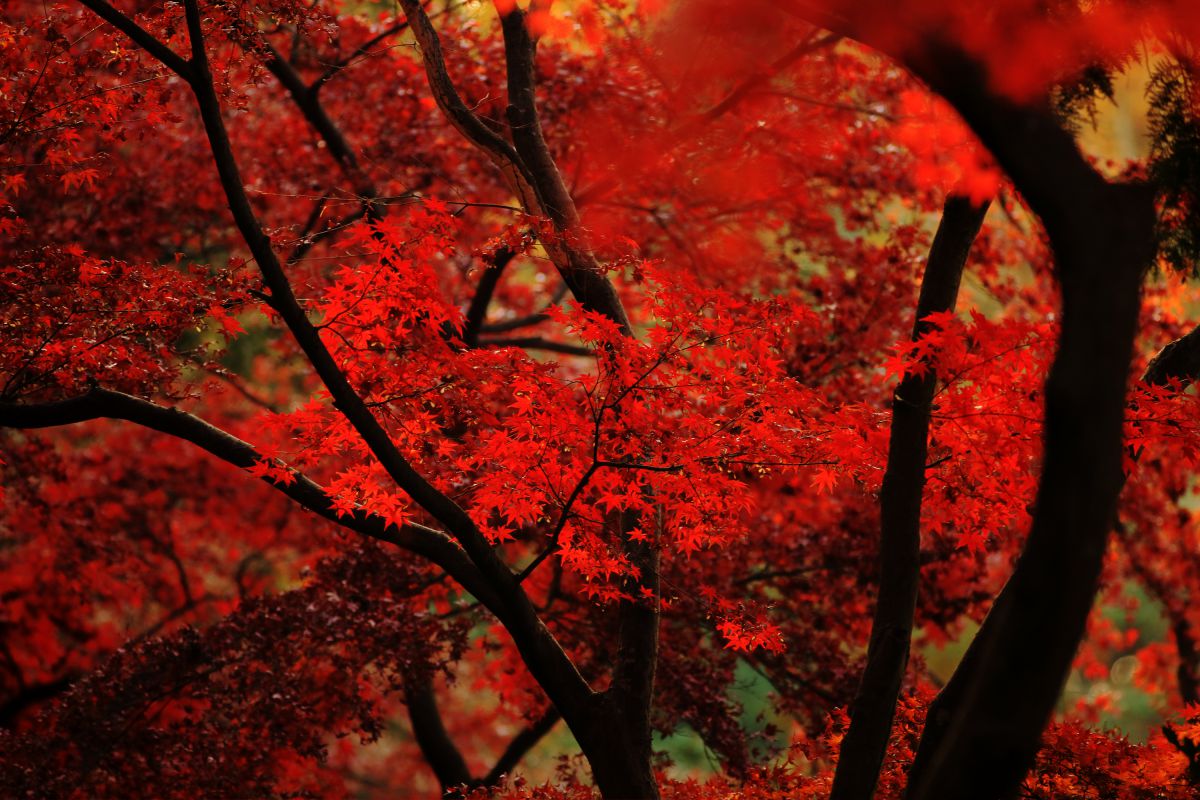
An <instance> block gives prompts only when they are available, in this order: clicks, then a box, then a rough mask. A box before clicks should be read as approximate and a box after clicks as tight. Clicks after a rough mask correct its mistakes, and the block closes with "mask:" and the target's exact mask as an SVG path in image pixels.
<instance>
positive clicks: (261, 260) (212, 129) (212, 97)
mask: <svg viewBox="0 0 1200 800" xmlns="http://www.w3.org/2000/svg"><path fill="white" fill-rule="evenodd" d="M88 2H101V0H88ZM418 10H419V6H418ZM184 11H185V17H186V20H187V27H188V34H189V37H190V40H191V49H192V59H191V62H190V66H191V80H190V81H189V83H190V85H191V86H192V89H193V93H194V95H195V97H196V100H197V104H198V106H199V108H200V116H201V120H202V121H203V124H204V129H205V132H206V134H207V136H208V139H209V144H210V147H211V150H212V153H213V160H214V162H215V165H216V168H217V173H218V176H219V178H220V182H221V186H222V189H223V190H224V192H225V196H226V200H227V202H228V203H229V208H230V211H231V213H232V215H233V218H234V222H235V224H236V225H237V227H238V230H239V231H240V233H241V235H242V238H243V240H244V241H245V242H246V246H247V248H248V249H249V250H250V253H251V255H253V256H254V258H255V261H256V262H257V264H258V267H259V270H260V272H261V274H262V277H263V282H264V284H265V285H266V287H267V289H268V290H269V292H270V295H269V297H268V298H267V299H268V302H269V303H270V305H271V306H272V308H273V309H274V310H275V311H276V312H277V313H278V314H279V315H280V317H281V318H282V319H283V321H284V324H286V325H287V327H288V329H289V330H290V331H291V333H292V335H293V337H294V338H295V339H296V342H297V344H298V345H299V346H300V348H301V350H302V351H303V352H304V354H305V356H306V357H307V358H308V360H309V362H310V363H311V364H312V366H313V369H314V370H315V371H316V373H317V375H318V377H320V379H321V381H322V382H323V383H324V385H325V387H326V389H327V390H328V391H329V393H330V396H331V397H332V398H333V402H334V406H335V407H336V408H337V409H338V410H339V411H340V412H341V413H342V414H343V415H344V416H345V417H346V419H347V421H348V422H350V424H351V426H352V427H354V428H355V430H356V431H357V432H358V434H359V436H361V437H362V439H363V441H364V442H365V443H366V445H367V447H368V449H370V451H371V453H372V454H373V455H374V456H375V458H376V459H378V461H379V462H380V464H381V465H382V466H383V468H384V469H385V471H387V473H388V474H389V475H390V476H391V477H392V479H393V480H394V481H395V482H396V484H397V485H398V486H399V487H400V488H401V489H403V490H404V491H405V492H406V493H407V494H408V495H409V496H410V497H412V498H413V500H414V501H415V502H416V503H417V504H418V505H419V506H420V507H422V508H423V509H425V510H426V511H427V512H428V513H429V514H430V515H431V516H433V517H434V518H435V519H437V520H438V521H439V522H440V523H441V524H443V525H445V526H446V528H447V530H448V531H449V532H450V534H451V535H452V536H453V537H454V539H455V540H457V542H458V543H459V545H460V546H461V547H462V548H463V550H464V551H465V552H466V554H467V556H468V557H469V559H470V561H471V562H472V563H473V565H474V567H475V568H476V569H477V570H478V571H479V573H480V574H481V582H482V584H485V585H486V588H487V592H486V596H487V598H488V599H490V600H491V601H492V603H494V605H492V604H489V605H488V608H489V610H491V611H492V612H493V613H494V614H495V615H496V616H497V618H498V619H499V620H500V621H501V622H502V623H503V624H504V626H505V627H506V628H507V629H508V630H509V632H510V633H511V634H512V636H513V639H514V642H515V643H516V645H517V648H518V650H519V651H520V652H521V655H522V657H523V659H524V660H525V663H526V665H527V666H528V667H529V669H530V672H531V673H532V674H533V676H534V678H535V679H536V680H537V681H538V683H539V684H541V686H542V687H543V688H544V689H545V690H546V692H547V694H548V695H549V696H550V697H551V699H552V701H553V702H554V703H555V705H556V706H558V708H559V710H560V711H562V713H563V715H564V716H568V715H570V716H573V717H575V718H583V716H584V715H586V714H587V711H588V709H589V708H590V706H591V704H592V698H593V692H592V690H591V688H590V687H589V686H588V684H587V681H586V680H584V678H583V676H582V675H581V674H580V673H579V670H578V668H577V667H576V666H575V664H574V662H572V661H571V659H570V657H569V656H568V655H567V654H566V652H565V651H564V650H563V649H562V646H561V645H560V644H559V643H558V641H557V640H556V639H555V638H554V635H553V634H552V633H551V632H550V631H549V629H547V628H546V626H545V624H544V623H543V622H542V620H541V619H540V618H539V617H538V614H537V610H536V608H535V607H534V606H533V604H532V602H531V601H530V600H529V597H528V596H527V595H526V594H525V592H524V591H523V590H522V589H521V587H520V585H519V584H518V583H517V582H516V580H515V577H514V575H513V574H512V571H511V570H510V569H509V568H508V566H507V565H505V564H504V562H503V561H502V560H501V559H500V557H499V555H498V554H497V553H496V552H495V551H494V550H493V549H492V547H491V546H490V545H489V544H488V542H487V539H486V538H485V537H484V536H483V534H482V532H481V531H480V530H479V529H478V528H477V527H476V525H475V524H474V522H473V521H472V520H471V518H470V517H469V516H468V515H467V513H466V511H464V510H463V509H462V508H461V507H460V506H459V505H458V504H457V503H455V502H454V501H453V500H452V499H451V498H449V497H447V496H446V495H445V494H443V493H441V492H439V491H438V490H437V489H436V488H435V487H434V486H433V485H432V484H430V483H429V482H428V481H427V480H426V479H425V478H424V477H423V476H421V475H420V474H419V473H417V471H416V470H414V469H413V467H412V465H411V464H409V463H408V461H407V460H406V459H405V458H404V457H403V455H402V454H401V453H400V452H399V450H397V448H396V446H395V444H394V443H393V442H392V440H391V438H390V437H389V436H388V434H387V432H386V431H385V430H384V428H383V427H382V426H381V425H380V423H379V421H378V420H377V419H376V418H375V417H374V415H373V414H372V413H371V411H370V409H369V408H368V406H367V404H366V402H365V401H364V400H363V399H362V398H361V397H360V396H359V395H358V394H357V393H356V392H355V391H354V389H353V387H352V386H351V385H350V382H349V380H348V379H347V378H346V376H345V374H344V373H343V372H342V370H341V368H340V367H339V366H338V364H337V362H336V361H335V360H334V358H333V356H332V354H331V353H330V351H329V350H328V348H327V347H326V346H325V344H324V342H322V340H321V337H320V334H319V332H318V330H317V328H316V327H315V326H313V324H312V323H311V322H310V321H309V319H308V318H307V316H306V315H305V313H304V310H303V309H302V308H301V306H300V304H299V301H298V300H297V298H296V296H295V294H294V292H293V290H292V287H291V284H290V282H289V281H288V278H287V275H286V273H285V272H284V269H283V266H282V264H281V263H280V261H279V258H278V257H277V255H276V254H275V252H274V249H273V248H272V245H271V242H270V240H269V238H268V237H267V235H266V234H265V233H264V231H263V229H262V226H261V224H260V223H259V221H258V218H257V217H256V215H255V213H254V210H253V208H252V206H251V205H250V202H249V199H248V197H247V195H246V192H245V188H244V185H243V183H242V180H241V176H240V174H239V170H238V166H237V161H236V158H235V157H234V154H233V150H232V147H231V145H230V142H229V136H228V133H227V131H226V130H225V125H224V121H223V120H222V118H221V107H220V102H219V100H218V98H217V94H216V91H215V89H214V87H213V81H212V74H211V71H210V68H209V63H208V57H207V54H206V52H205V47H204V35H203V28H202V24H201V15H200V10H199V6H198V3H197V0H185V2H184ZM477 596H478V595H477ZM480 599H481V600H484V602H485V603H486V602H488V600H485V599H484V598H483V597H481V598H480Z"/></svg>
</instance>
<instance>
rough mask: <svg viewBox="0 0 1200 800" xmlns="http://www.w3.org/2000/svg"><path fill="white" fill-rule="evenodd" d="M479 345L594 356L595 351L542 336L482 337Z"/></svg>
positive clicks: (477, 342)
mask: <svg viewBox="0 0 1200 800" xmlns="http://www.w3.org/2000/svg"><path fill="white" fill-rule="evenodd" d="M476 344H477V345H478V346H479V347H521V348H524V349H526V350H545V351H546V352H549V353H562V354H563V355H567V356H583V357H593V356H595V355H596V354H595V352H593V351H592V349H591V348H590V347H584V346H583V345H578V344H568V343H566V342H556V341H554V340H553V339H544V338H542V337H541V336H522V337H514V338H512V339H480V340H477V341H476Z"/></svg>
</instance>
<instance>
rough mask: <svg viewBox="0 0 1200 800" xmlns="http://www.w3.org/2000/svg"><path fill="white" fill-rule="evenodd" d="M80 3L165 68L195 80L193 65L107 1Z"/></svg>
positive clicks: (82, 0) (187, 79) (94, 0)
mask: <svg viewBox="0 0 1200 800" xmlns="http://www.w3.org/2000/svg"><path fill="white" fill-rule="evenodd" d="M79 2H80V3H82V4H83V5H84V6H86V7H87V8H88V9H90V10H91V11H92V12H93V13H95V15H96V16H98V17H100V19H102V20H104V21H105V22H107V23H108V24H109V25H112V26H113V27H114V28H116V29H117V30H119V31H120V32H121V33H123V34H125V35H126V36H128V37H129V38H130V40H132V41H133V43H134V44H136V45H137V46H138V47H140V48H142V49H143V50H145V51H146V52H147V53H149V54H150V55H151V56H153V57H154V58H156V59H158V60H159V61H160V62H162V65H163V66H164V67H166V68H167V69H169V70H171V71H172V72H174V73H175V74H176V75H178V76H179V77H181V78H183V79H184V80H185V81H187V82H188V83H191V82H192V81H193V80H195V71H194V69H193V66H192V64H191V63H189V62H188V61H187V60H186V59H184V58H183V57H182V56H180V55H179V54H178V53H176V52H175V51H174V50H172V49H171V48H170V47H167V46H166V45H165V44H163V43H162V42H161V41H159V40H158V39H156V38H155V37H154V36H153V35H152V34H151V33H149V32H148V31H147V30H146V29H145V28H143V27H142V26H140V25H138V24H137V23H136V22H134V21H133V20H132V19H130V18H129V17H127V16H125V15H124V14H122V13H121V12H120V11H117V10H116V9H115V8H113V7H112V6H111V5H109V4H108V3H106V2H105V0H79Z"/></svg>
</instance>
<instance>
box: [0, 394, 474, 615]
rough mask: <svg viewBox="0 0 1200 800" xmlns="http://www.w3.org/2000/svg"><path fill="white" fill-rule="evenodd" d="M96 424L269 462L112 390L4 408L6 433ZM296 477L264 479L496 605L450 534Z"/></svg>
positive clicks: (182, 417) (232, 439) (0, 406)
mask: <svg viewBox="0 0 1200 800" xmlns="http://www.w3.org/2000/svg"><path fill="white" fill-rule="evenodd" d="M96 419H114V420H124V421H126V422H132V423H134V424H136V425H141V426H142V427H144V428H149V429H151V430H154V431H158V432H159V433H164V434H167V435H169V436H174V437H175V438H177V439H182V440H184V441H187V442H191V443H192V444H194V445H196V446H197V447H199V448H200V449H202V450H204V451H206V452H208V453H210V454H212V455H214V456H216V457H217V458H219V459H221V460H222V461H225V462H226V463H229V464H232V465H233V466H235V467H239V468H241V469H248V468H250V467H252V466H254V465H256V464H258V463H260V462H261V461H262V460H263V459H262V457H261V456H260V455H259V454H258V452H257V451H256V450H255V449H254V447H253V445H251V444H249V443H247V442H244V441H242V440H241V439H239V438H237V437H236V436H234V435H232V434H230V433H227V432H226V431H223V430H221V429H220V428H217V427H215V426H213V425H210V424H209V423H208V422H205V421H204V420H202V419H200V418H199V417H196V416H194V415H192V414H188V413H187V412H184V411H180V410H179V409H175V408H167V407H164V406H160V405H157V404H155V403H151V402H150V401H148V400H143V399H141V398H138V397H133V396H131V395H127V394H123V393H121V392H114V391H111V390H109V389H100V388H95V389H92V390H91V391H89V392H88V393H87V394H84V395H80V396H79V397H74V398H71V399H70V400H62V401H59V402H54V403H41V404H37V405H24V404H14V403H0V427H5V428H16V429H21V430H29V429H36V428H51V427H59V426H63V425H73V424H76V423H79V422H85V421H88V420H96ZM292 476H293V477H294V478H295V480H294V481H292V482H291V483H287V484H285V483H283V482H276V481H272V480H271V479H270V478H267V477H264V478H263V479H262V480H264V481H265V482H266V483H267V484H268V485H270V486H271V487H272V488H274V489H276V490H277V491H279V492H281V493H282V494H285V495H287V496H288V497H289V498H291V499H292V500H294V501H295V502H296V503H298V504H299V505H301V506H302V507H304V508H306V509H308V510H309V511H312V512H313V513H314V514H317V515H318V516H320V517H323V518H325V519H327V520H329V521H330V522H333V523H336V524H337V525H340V526H341V527H343V528H346V529H348V530H352V531H354V532H356V533H359V534H362V535H364V536H368V537H370V538H372V539H378V540H379V541H383V542H388V543H389V544H393V545H397V546H399V547H403V548H404V549H406V550H409V551H411V552H413V553H416V554H417V555H420V556H423V557H425V558H427V559H429V560H430V561H432V562H433V563H435V564H437V565H438V566H440V567H441V568H442V569H444V570H445V571H446V572H447V573H449V574H450V575H451V576H452V577H453V578H454V579H455V580H456V581H458V582H459V583H460V584H462V586H463V588H464V589H466V590H467V591H468V592H470V593H471V594H473V595H475V596H476V597H478V598H479V599H480V600H481V601H483V602H484V603H485V604H487V605H491V604H492V603H495V602H496V600H495V597H494V593H492V592H491V590H490V589H489V587H488V586H487V585H486V584H485V583H483V582H482V580H481V576H480V575H479V572H478V570H477V569H476V568H475V567H474V565H472V564H471V562H470V561H469V560H468V559H467V557H466V554H465V553H464V552H463V551H462V549H461V548H460V547H459V546H458V545H457V544H455V543H454V541H453V540H452V539H450V538H449V537H448V536H446V535H445V534H444V533H441V532H439V531H435V530H433V529H432V528H426V527H425V526H423V525H417V524H415V523H406V524H405V525H404V526H403V527H401V528H399V529H397V528H396V526H395V525H390V524H389V523H388V522H387V521H385V520H384V519H383V518H382V517H380V516H378V515H376V514H371V513H369V512H367V511H365V510H363V509H359V510H357V511H355V513H354V514H353V515H339V514H338V512H337V511H336V509H335V504H334V500H333V498H332V497H330V496H329V494H328V492H326V491H325V489H324V488H322V487H321V486H319V485H318V484H316V483H314V482H313V481H311V480H309V479H308V478H307V477H305V476H304V475H301V474H300V473H298V472H295V471H294V470H293V471H292ZM489 600H490V602H489Z"/></svg>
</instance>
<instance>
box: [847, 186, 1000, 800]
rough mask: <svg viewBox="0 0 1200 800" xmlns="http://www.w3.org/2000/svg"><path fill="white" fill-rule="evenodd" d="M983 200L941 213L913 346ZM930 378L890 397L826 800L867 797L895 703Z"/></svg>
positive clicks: (948, 293)
mask: <svg viewBox="0 0 1200 800" xmlns="http://www.w3.org/2000/svg"><path fill="white" fill-rule="evenodd" d="M987 207H988V203H986V202H985V203H983V204H982V205H976V204H974V203H973V202H972V201H971V200H970V199H969V198H966V197H963V196H961V195H951V196H950V197H949V198H947V200H946V204H945V208H944V209H943V210H942V219H941V222H940V224H939V225H938V229H937V233H936V234H935V236H934V239H933V245H932V247H931V248H930V251H929V258H928V260H927V261H926V264H925V274H924V277H923V278H922V280H921V292H920V297H919V299H918V301H917V313H916V321H915V322H914V324H913V335H912V338H913V341H916V340H917V339H919V338H920V337H921V336H922V335H924V334H925V333H927V332H928V331H929V330H930V325H929V323H927V322H926V321H925V318H926V317H928V316H929V315H930V314H933V313H937V312H945V311H953V310H954V306H955V302H956V301H957V298H958V288H959V283H960V281H961V280H962V273H963V267H964V265H965V264H966V261H967V256H968V254H969V253H970V249H971V244H972V242H974V241H975V237H976V235H977V234H978V233H979V228H980V226H981V225H982V224H983V218H984V216H985V215H986V214H987ZM937 380H938V378H937V373H936V372H935V371H934V369H933V367H932V366H930V365H925V368H924V370H923V371H922V372H919V373H918V372H909V373H907V374H906V375H905V376H904V379H903V380H902V381H901V382H900V386H899V387H898V388H897V389H896V392H895V394H894V396H893V398H892V427H891V438H890V441H889V443H888V459H887V469H886V471H885V473H884V476H883V487H882V490H881V492H880V537H879V569H880V573H879V574H880V578H879V590H878V595H877V598H876V601H875V616H874V619H873V620H872V623H871V639H870V643H869V645H868V649H867V665H866V669H865V670H864V672H863V676H862V682H861V684H860V685H859V688H858V692H857V694H856V696H855V698H854V705H853V706H852V707H851V718H850V729H849V731H847V733H846V736H845V738H844V739H843V740H842V745H841V750H840V755H839V758H838V764H837V771H836V772H835V774H834V779H833V791H832V794H831V795H830V798H831V800H870V798H871V796H872V795H873V794H874V793H875V784H876V781H877V780H878V778H879V771H880V768H881V767H882V765H883V758H884V755H885V753H886V752H887V745H888V738H889V736H890V734H891V729H892V717H893V716H894V714H895V710H896V700H897V698H898V697H899V695H900V687H901V685H902V683H903V681H904V673H905V668H906V667H907V665H908V655H909V652H908V651H909V643H910V641H911V639H912V628H913V615H914V613H915V610H916V603H917V591H918V586H919V584H920V576H921V561H920V551H921V495H922V492H923V490H924V487H925V462H926V460H927V458H928V455H929V417H930V411H931V408H932V405H933V394H934V389H935V387H936V386H937Z"/></svg>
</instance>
